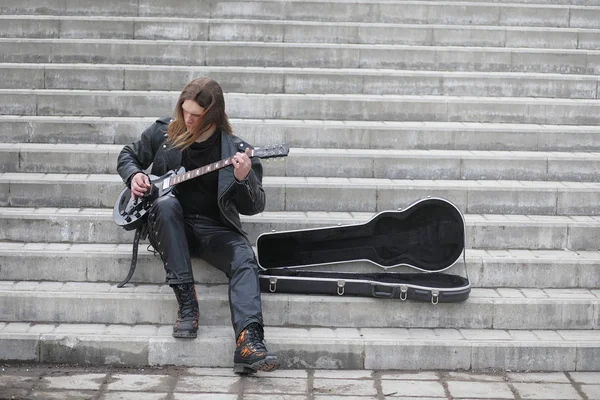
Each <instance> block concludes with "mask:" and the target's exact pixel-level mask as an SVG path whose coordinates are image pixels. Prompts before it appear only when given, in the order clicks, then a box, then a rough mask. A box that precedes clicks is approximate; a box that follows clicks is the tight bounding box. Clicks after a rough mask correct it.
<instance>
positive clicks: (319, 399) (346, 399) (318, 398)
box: [244, 395, 439, 400]
mask: <svg viewBox="0 0 600 400" xmlns="http://www.w3.org/2000/svg"><path fill="white" fill-rule="evenodd" d="M246 398H247V397H246V396H244V399H246ZM312 398H313V399H314V400H378V399H379V397H375V396H322V395H315V396H314V397H312ZM300 399H303V400H304V399H308V397H295V398H292V397H290V398H289V399H288V397H285V398H282V399H281V400H300ZM254 400H260V399H258V398H255V399H254ZM419 400H432V399H425V398H422V397H419ZM436 400H439V399H436Z"/></svg>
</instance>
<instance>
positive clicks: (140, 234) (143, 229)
mask: <svg viewBox="0 0 600 400" xmlns="http://www.w3.org/2000/svg"><path fill="white" fill-rule="evenodd" d="M147 236H148V224H142V225H141V226H139V227H138V228H137V229H136V230H135V236H134V237H133V249H132V251H131V265H130V266H129V272H128V273H127V276H126V277H125V279H123V280H122V281H121V282H120V283H119V284H118V285H117V287H118V288H122V287H123V286H125V285H126V284H127V282H129V280H130V279H131V277H132V276H133V273H134V272H135V267H136V266H137V256H138V246H139V244H140V240H144V239H146V237H147Z"/></svg>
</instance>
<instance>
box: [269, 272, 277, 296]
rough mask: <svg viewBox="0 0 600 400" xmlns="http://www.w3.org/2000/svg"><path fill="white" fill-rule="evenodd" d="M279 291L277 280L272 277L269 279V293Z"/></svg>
mask: <svg viewBox="0 0 600 400" xmlns="http://www.w3.org/2000/svg"><path fill="white" fill-rule="evenodd" d="M276 290H277V278H276V277H274V276H272V277H270V278H269V292H271V293H275V291H276Z"/></svg>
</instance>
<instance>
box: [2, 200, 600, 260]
mask: <svg viewBox="0 0 600 400" xmlns="http://www.w3.org/2000/svg"><path fill="white" fill-rule="evenodd" d="M373 215H374V214H373V213H347V212H339V213H337V212H264V213H261V214H258V215H255V216H242V217H241V219H242V224H243V226H244V229H245V230H246V232H248V237H249V239H250V241H251V243H253V244H254V243H256V238H257V237H258V235H260V234H262V233H265V232H271V231H272V230H276V231H284V230H296V229H306V228H318V227H329V226H336V225H338V224H342V225H347V224H358V223H364V222H366V221H368V220H369V219H371V218H372V217H373ZM465 220H466V237H467V244H466V246H467V248H470V249H473V248H474V249H494V250H508V249H524V250H562V249H569V250H573V251H578V250H591V251H597V250H599V247H598V243H600V236H599V234H598V232H600V230H599V229H598V228H599V227H600V217H594V216H541V215H494V214H484V215H481V214H466V215H465ZM0 222H1V224H0V240H1V241H9V242H34V243H35V242H50V243H51V242H60V243H63V244H64V243H66V244H72V243H107V244H123V243H132V242H133V232H127V231H125V230H123V229H121V228H119V227H117V226H116V225H115V224H114V222H113V219H112V210H110V209H97V208H96V209H86V208H20V207H4V208H0Z"/></svg>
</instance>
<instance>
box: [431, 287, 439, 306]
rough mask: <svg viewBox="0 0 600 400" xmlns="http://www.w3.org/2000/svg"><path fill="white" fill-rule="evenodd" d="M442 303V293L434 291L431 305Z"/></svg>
mask: <svg viewBox="0 0 600 400" xmlns="http://www.w3.org/2000/svg"><path fill="white" fill-rule="evenodd" d="M439 301H440V291H439V290H437V289H433V290H432V291H431V303H432V304H437V303H438V302H439Z"/></svg>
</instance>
